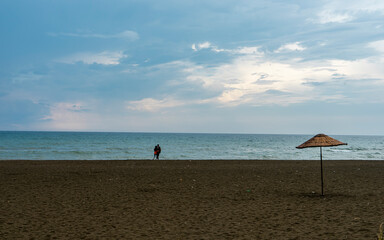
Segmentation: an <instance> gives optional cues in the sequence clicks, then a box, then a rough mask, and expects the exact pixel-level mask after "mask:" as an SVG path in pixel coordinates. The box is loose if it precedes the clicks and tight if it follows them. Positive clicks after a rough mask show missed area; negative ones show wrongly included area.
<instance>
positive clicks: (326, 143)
mask: <svg viewBox="0 0 384 240" xmlns="http://www.w3.org/2000/svg"><path fill="white" fill-rule="evenodd" d="M339 145H347V143H343V142H340V141H339V140H336V139H334V138H331V137H329V136H327V135H325V134H317V135H316V136H314V137H312V138H311V139H309V140H308V141H306V142H305V143H303V144H301V145H299V146H297V147H296V148H299V149H302V148H308V147H320V166H321V195H322V196H324V190H323V189H324V187H323V185H324V183H323V182H324V181H323V152H322V147H332V146H339Z"/></svg>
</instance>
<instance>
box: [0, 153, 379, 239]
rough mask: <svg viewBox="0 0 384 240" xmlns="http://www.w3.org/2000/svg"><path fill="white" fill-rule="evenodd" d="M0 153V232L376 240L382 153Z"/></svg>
mask: <svg viewBox="0 0 384 240" xmlns="http://www.w3.org/2000/svg"><path fill="white" fill-rule="evenodd" d="M324 169H325V197H321V196H320V194H319V192H320V191H321V189H320V164H319V161H228V160H226V161H217V160H215V161H0V239H306V240H308V239H311V240H312V239H376V234H377V233H378V231H379V229H378V228H379V225H380V223H381V222H384V161H325V162H324Z"/></svg>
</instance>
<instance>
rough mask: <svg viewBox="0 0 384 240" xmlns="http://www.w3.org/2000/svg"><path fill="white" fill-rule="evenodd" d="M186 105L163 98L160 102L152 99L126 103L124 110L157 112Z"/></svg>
mask: <svg viewBox="0 0 384 240" xmlns="http://www.w3.org/2000/svg"><path fill="white" fill-rule="evenodd" d="M185 104H186V103H185V102H183V101H179V100H175V99H173V98H164V99H161V100H157V99H153V98H144V99H142V100H139V101H127V102H126V108H127V109H129V110H134V111H143V112H159V111H163V110H164V109H166V108H174V107H179V106H183V105H185Z"/></svg>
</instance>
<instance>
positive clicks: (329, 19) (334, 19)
mask: <svg viewBox="0 0 384 240" xmlns="http://www.w3.org/2000/svg"><path fill="white" fill-rule="evenodd" d="M353 19H354V17H353V15H352V14H351V13H349V12H337V11H334V10H324V11H322V12H320V13H319V14H318V21H319V23H321V24H326V23H345V22H349V21H351V20H353Z"/></svg>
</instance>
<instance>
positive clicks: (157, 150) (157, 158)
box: [153, 144, 161, 160]
mask: <svg viewBox="0 0 384 240" xmlns="http://www.w3.org/2000/svg"><path fill="white" fill-rule="evenodd" d="M153 152H154V153H153V160H155V157H156V160H159V155H160V153H161V147H160V145H159V144H157V145H156V146H155V149H153Z"/></svg>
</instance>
